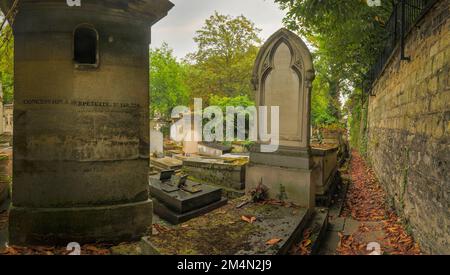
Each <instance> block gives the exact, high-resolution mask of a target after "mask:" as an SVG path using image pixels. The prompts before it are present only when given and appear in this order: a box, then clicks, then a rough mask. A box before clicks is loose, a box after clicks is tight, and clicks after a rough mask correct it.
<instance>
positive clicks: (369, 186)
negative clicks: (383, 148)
mask: <svg viewBox="0 0 450 275" xmlns="http://www.w3.org/2000/svg"><path fill="white" fill-rule="evenodd" d="M352 156H353V157H352V161H351V179H352V184H351V185H350V187H349V191H348V194H347V198H346V202H345V205H344V210H343V216H344V217H352V218H353V219H355V220H358V221H360V222H380V223H381V224H382V226H381V227H382V228H376V229H374V228H369V227H367V226H366V225H365V224H364V223H363V224H361V226H360V227H359V229H358V231H357V232H356V233H355V234H353V235H351V236H344V235H343V234H340V243H339V246H338V248H337V252H338V253H339V254H341V255H367V254H369V253H370V251H368V250H367V243H366V242H365V241H363V235H364V234H367V233H368V232H370V231H375V230H381V231H384V237H383V238H380V239H378V240H377V242H378V243H379V244H380V245H381V250H382V252H383V253H385V254H393V255H417V254H420V253H421V252H420V248H419V246H418V245H417V244H416V243H415V242H414V240H413V238H412V237H411V236H410V235H409V234H407V232H406V230H405V229H404V226H403V225H402V223H401V220H400V219H399V218H398V216H397V215H396V214H395V213H394V212H392V211H391V210H389V209H388V208H387V206H386V203H385V202H386V194H385V191H384V190H383V188H382V187H381V186H380V184H379V182H378V180H377V178H376V176H375V173H374V172H373V170H372V169H370V168H369V167H367V165H366V163H365V161H364V160H363V158H362V157H361V156H360V155H359V154H358V153H357V152H356V151H353V152H352Z"/></svg>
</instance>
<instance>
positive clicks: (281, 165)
mask: <svg viewBox="0 0 450 275" xmlns="http://www.w3.org/2000/svg"><path fill="white" fill-rule="evenodd" d="M253 77H254V79H253V84H254V88H255V93H256V94H255V96H256V105H257V106H268V107H269V108H270V106H279V108H280V124H279V131H280V146H279V149H278V151H277V152H275V153H263V152H261V144H262V142H259V143H258V144H257V145H256V146H254V147H253V148H252V150H251V153H250V164H249V165H248V167H247V175H246V190H247V192H250V191H252V190H254V189H255V188H256V187H257V186H258V185H259V184H262V185H264V186H266V187H268V194H269V197H270V198H272V199H278V200H283V201H289V202H293V203H295V204H297V205H299V206H302V207H308V208H310V207H314V200H315V192H314V184H312V180H311V177H312V169H313V163H312V159H311V149H310V131H311V130H310V129H311V128H310V111H311V88H312V81H313V80H314V77H315V73H314V68H313V61H312V57H311V53H310V52H309V50H308V48H307V46H306V45H305V43H304V42H303V41H302V40H301V39H300V37H298V36H297V35H296V34H294V33H292V32H290V31H289V30H286V29H281V30H279V31H278V32H276V33H275V34H274V35H272V36H271V37H270V38H269V39H268V41H267V42H266V43H265V44H264V45H263V47H262V48H261V50H260V52H259V54H258V57H257V59H256V62H255V67H254V73H253ZM259 119H261V118H259ZM268 121H269V123H268V125H269V129H270V119H268Z"/></svg>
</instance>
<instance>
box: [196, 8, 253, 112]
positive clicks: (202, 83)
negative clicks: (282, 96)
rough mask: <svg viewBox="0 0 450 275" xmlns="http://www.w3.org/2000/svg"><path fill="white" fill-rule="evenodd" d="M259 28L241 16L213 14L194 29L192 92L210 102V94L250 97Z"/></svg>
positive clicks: (251, 94) (251, 95)
mask: <svg viewBox="0 0 450 275" xmlns="http://www.w3.org/2000/svg"><path fill="white" fill-rule="evenodd" d="M259 32H260V30H259V29H258V28H256V27H255V24H254V23H252V22H251V21H249V20H248V19H247V18H246V17H244V16H242V15H241V16H238V17H236V18H232V17H231V16H226V15H221V14H219V13H217V12H215V13H214V15H212V16H211V17H210V18H209V19H207V20H206V21H205V24H204V26H203V27H202V29H200V30H199V31H197V36H196V37H195V38H194V41H195V42H196V43H197V46H198V50H197V51H196V52H195V53H192V54H189V55H188V57H187V60H188V62H190V63H191V64H192V67H191V68H190V70H189V86H190V87H191V90H192V95H193V96H195V97H201V98H203V100H204V101H205V102H207V103H208V102H209V96H210V95H211V94H214V95H220V96H227V97H235V96H240V95H242V96H243V95H247V96H249V97H253V92H252V87H251V78H252V69H253V64H254V61H255V59H256V55H257V53H258V46H259V44H260V43H261V40H260V39H259V37H258V34H259Z"/></svg>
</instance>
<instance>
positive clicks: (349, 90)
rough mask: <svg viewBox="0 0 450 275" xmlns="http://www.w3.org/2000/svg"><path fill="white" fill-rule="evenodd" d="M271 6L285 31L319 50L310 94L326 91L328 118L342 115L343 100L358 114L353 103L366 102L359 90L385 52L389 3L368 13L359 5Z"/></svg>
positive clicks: (304, 1) (330, 1) (318, 0)
mask: <svg viewBox="0 0 450 275" xmlns="http://www.w3.org/2000/svg"><path fill="white" fill-rule="evenodd" d="M275 2H277V3H279V4H280V6H281V8H282V9H285V10H286V11H287V16H286V18H285V24H286V26H287V27H288V28H289V29H291V30H293V31H296V32H298V33H300V34H301V35H303V36H304V37H306V38H307V39H308V41H310V42H311V44H312V45H313V46H314V47H315V48H316V49H317V50H316V51H315V53H314V55H315V65H316V70H317V74H318V76H319V77H318V78H317V80H316V83H315V85H314V87H315V90H314V91H313V92H316V90H317V88H318V89H319V91H320V92H322V93H323V91H321V90H320V89H328V95H329V97H330V102H329V104H328V114H333V115H334V116H337V117H336V118H339V113H337V112H336V111H338V110H339V109H340V106H339V105H340V104H339V98H340V97H341V95H342V94H346V95H347V96H349V98H350V99H351V102H352V104H349V105H347V108H346V111H347V112H349V115H350V116H351V115H352V113H353V109H351V108H352V107H353V108H360V106H361V104H359V105H358V104H355V103H356V102H364V101H365V100H364V97H366V96H367V95H365V94H364V93H362V92H361V90H360V89H359V87H361V86H362V82H363V80H364V77H365V74H366V73H367V72H368V70H369V68H370V66H371V65H372V64H373V63H374V61H375V58H376V57H377V56H378V53H379V52H380V50H381V49H382V47H383V46H384V41H385V37H386V31H385V29H384V22H386V21H387V19H388V18H389V15H390V14H391V12H392V8H393V6H392V1H390V0H382V1H381V2H382V5H381V6H379V7H370V6H369V5H367V3H366V2H367V1H363V0H362V1H342V0H327V1H323V0H298V1H292V0H275ZM313 100H314V98H313ZM313 109H314V107H313ZM355 112H357V113H358V119H360V120H361V122H364V120H365V118H364V114H361V112H360V110H359V109H358V110H356V109H355ZM359 114H361V115H359ZM350 119H352V121H353V124H352V125H354V126H355V127H357V126H358V125H360V123H355V119H356V117H354V118H350ZM358 130H359V129H358ZM351 132H356V131H351Z"/></svg>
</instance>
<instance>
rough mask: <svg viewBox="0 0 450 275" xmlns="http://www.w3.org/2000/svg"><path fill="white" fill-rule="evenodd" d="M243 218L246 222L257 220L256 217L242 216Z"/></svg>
mask: <svg viewBox="0 0 450 275" xmlns="http://www.w3.org/2000/svg"><path fill="white" fill-rule="evenodd" d="M241 219H242V220H243V221H244V222H248V223H254V222H255V221H256V217H249V216H242V217H241Z"/></svg>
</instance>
